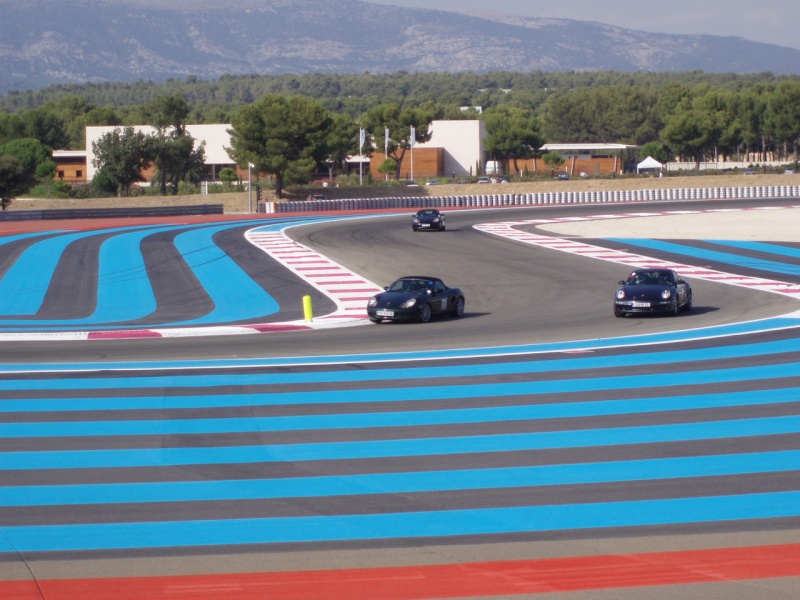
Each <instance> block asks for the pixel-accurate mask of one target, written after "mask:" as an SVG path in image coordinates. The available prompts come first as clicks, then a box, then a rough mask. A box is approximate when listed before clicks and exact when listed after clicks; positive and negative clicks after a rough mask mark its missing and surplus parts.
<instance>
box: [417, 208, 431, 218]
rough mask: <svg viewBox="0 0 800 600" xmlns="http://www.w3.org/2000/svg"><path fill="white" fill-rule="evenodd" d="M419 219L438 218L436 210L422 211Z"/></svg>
mask: <svg viewBox="0 0 800 600" xmlns="http://www.w3.org/2000/svg"><path fill="white" fill-rule="evenodd" d="M417 216H418V217H434V216H436V211H435V210H421V211H419V212H418V213H417Z"/></svg>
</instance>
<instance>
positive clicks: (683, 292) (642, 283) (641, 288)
mask: <svg viewBox="0 0 800 600" xmlns="http://www.w3.org/2000/svg"><path fill="white" fill-rule="evenodd" d="M619 284H620V286H622V287H620V288H619V289H618V290H617V292H616V294H614V315H615V316H617V317H625V316H627V315H630V314H641V313H645V314H649V313H664V314H670V315H677V314H678V313H679V312H681V311H682V310H685V311H689V310H692V287H691V286H690V285H689V283H688V282H686V281H684V280H683V279H681V278H680V276H679V275H678V274H677V273H676V272H675V271H673V270H672V269H636V270H635V271H633V272H632V273H631V274H630V275H628V278H627V279H625V280H623V281H620V282H619Z"/></svg>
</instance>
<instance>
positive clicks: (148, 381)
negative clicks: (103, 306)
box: [0, 339, 800, 391]
mask: <svg viewBox="0 0 800 600" xmlns="http://www.w3.org/2000/svg"><path fill="white" fill-rule="evenodd" d="M798 350H800V339H791V340H781V341H776V342H765V343H761V344H746V345H725V346H718V347H715V348H699V349H696V350H678V351H673V352H670V351H664V352H652V351H650V352H647V353H639V354H630V355H615V356H601V357H597V356H591V357H587V358H570V359H556V360H538V361H524V362H523V361H520V362H490V363H485V364H480V365H465V366H457V365H448V366H444V367H443V366H432V367H411V368H389V369H371V370H344V371H341V370H340V371H317V372H314V373H245V374H233V375H229V374H221V375H220V374H212V375H203V374H201V373H195V374H189V375H174V376H168V377H166V376H134V377H114V378H113V379H112V378H96V377H94V374H91V375H89V376H87V377H85V378H84V377H72V378H69V379H58V378H55V377H54V378H47V379H37V380H32V379H9V380H5V381H3V380H0V390H4V391H15V390H27V391H33V390H58V389H60V390H81V389H87V390H89V389H109V390H113V389H142V388H153V387H166V388H173V387H190V388H195V389H197V388H202V387H212V386H213V387H216V386H225V385H278V384H281V385H283V384H296V383H334V382H336V383H342V382H366V381H386V380H389V379H391V380H396V381H400V380H412V381H422V380H424V379H431V380H437V379H441V378H442V377H485V376H492V375H510V374H519V373H553V372H558V371H577V370H580V369H602V368H621V367H634V366H645V365H653V364H659V365H667V364H671V363H701V362H703V361H708V360H732V359H736V358H743V357H754V356H769V355H772V354H786V353H790V352H797V351H798ZM795 368H798V367H797V366H796V365H795ZM687 375H688V374H687ZM681 377H683V374H682V375H681ZM537 385H539V384H538V383H537Z"/></svg>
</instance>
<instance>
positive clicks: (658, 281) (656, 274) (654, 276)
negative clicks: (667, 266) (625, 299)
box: [626, 271, 675, 285]
mask: <svg viewBox="0 0 800 600" xmlns="http://www.w3.org/2000/svg"><path fill="white" fill-rule="evenodd" d="M626 283H627V284H628V285H673V284H674V283H675V278H674V277H673V275H672V271H634V272H633V273H631V274H630V276H629V277H628V281H626Z"/></svg>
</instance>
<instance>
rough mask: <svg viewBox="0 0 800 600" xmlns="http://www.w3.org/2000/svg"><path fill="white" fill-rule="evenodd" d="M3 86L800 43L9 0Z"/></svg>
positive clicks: (519, 62) (747, 52)
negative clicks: (763, 42)
mask: <svg viewBox="0 0 800 600" xmlns="http://www.w3.org/2000/svg"><path fill="white" fill-rule="evenodd" d="M0 9H2V14H3V22H4V25H5V27H2V28H0V93H7V92H8V91H10V90H27V89H37V88H40V87H44V86H47V85H51V84H57V83H84V82H104V81H120V82H124V81H135V80H141V79H144V80H153V81H163V80H166V79H168V78H182V77H187V76H196V77H199V78H203V79H214V78H218V77H220V76H223V75H228V74H268V75H274V74H281V73H298V74H300V73H364V72H371V73H391V72H396V71H409V72H415V71H434V72H459V71H470V72H482V71H493V70H510V71H522V72H525V71H568V70H574V71H585V70H614V71H640V70H647V71H673V72H683V71H697V70H699V71H705V72H709V73H725V72H731V73H758V72H766V71H771V72H772V73H775V74H786V73H800V50H795V49H792V48H782V47H778V46H772V45H769V44H762V43H757V42H752V41H748V40H745V39H742V38H732V37H718V36H707V35H685V36H677V35H666V34H656V33H646V32H641V31H632V30H628V29H622V28H618V27H612V26H610V25H603V24H600V23H590V22H584V21H578V20H574V21H573V20H565V19H534V18H522V17H513V16H506V15H498V14H494V13H492V14H488V15H487V14H474V13H473V14H462V13H452V12H444V11H440V10H429V9H408V8H404V9H399V8H397V7H393V6H387V5H378V4H371V3H368V2H358V1H356V0H338V1H337V2H335V3H332V2H329V1H327V0H233V1H232V2H228V3H226V4H224V5H221V4H219V3H216V2H210V1H208V0H197V1H195V2H183V1H180V0H179V1H176V2H170V3H169V4H167V3H163V2H161V3H159V2H155V1H154V0H138V1H137V0H105V1H103V0H71V1H70V2H66V3H65V2H60V1H57V0H0Z"/></svg>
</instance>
